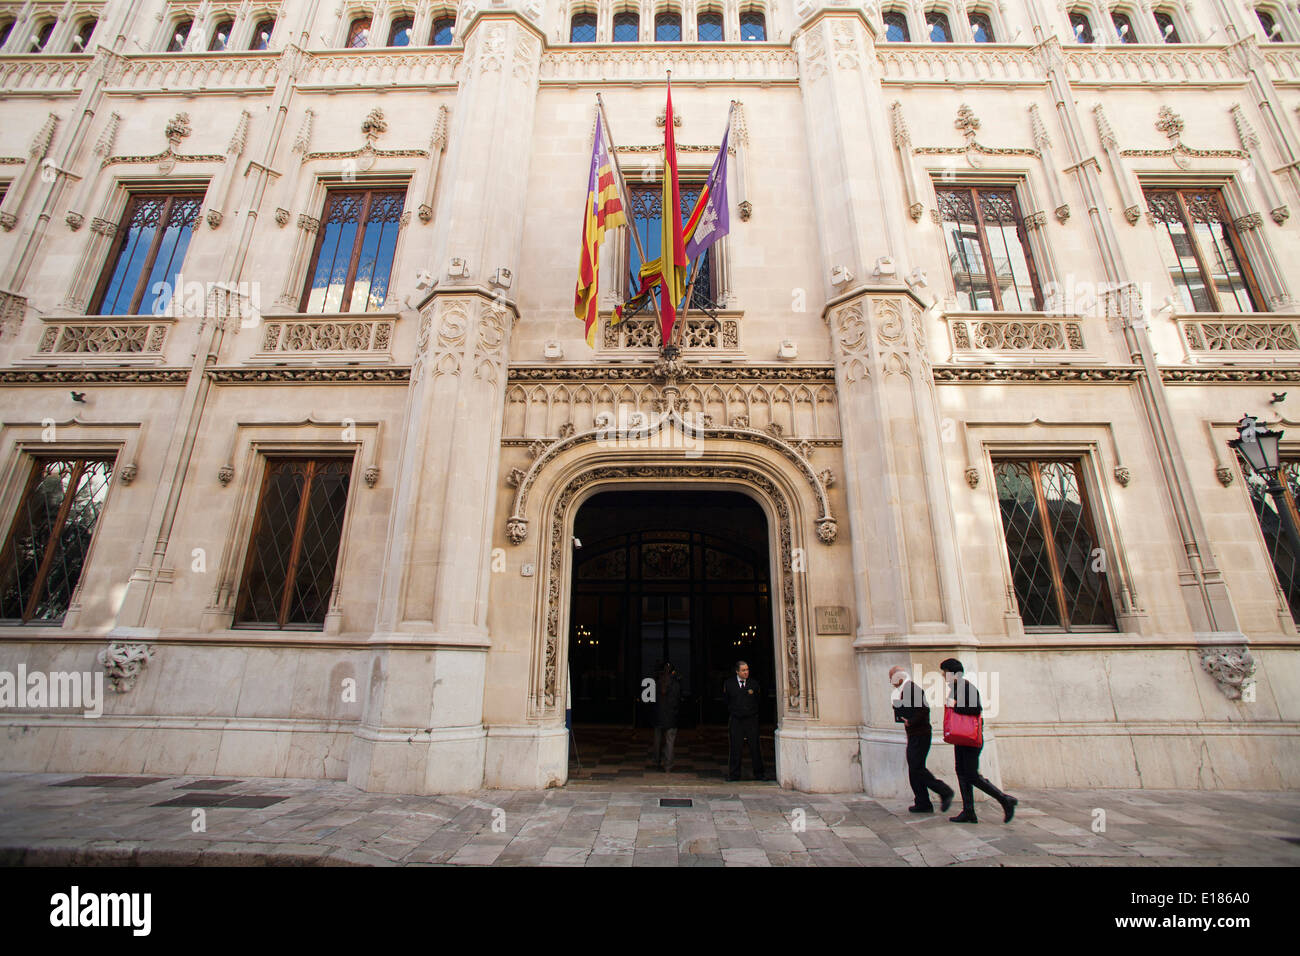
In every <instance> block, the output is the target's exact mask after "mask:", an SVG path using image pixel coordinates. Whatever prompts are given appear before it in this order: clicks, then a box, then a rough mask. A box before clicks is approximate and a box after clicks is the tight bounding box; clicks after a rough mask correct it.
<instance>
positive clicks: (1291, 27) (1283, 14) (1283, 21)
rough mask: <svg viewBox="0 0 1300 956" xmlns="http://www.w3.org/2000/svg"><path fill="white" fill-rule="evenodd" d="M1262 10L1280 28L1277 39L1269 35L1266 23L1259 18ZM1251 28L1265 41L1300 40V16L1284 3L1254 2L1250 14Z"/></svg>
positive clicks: (1291, 41) (1292, 41)
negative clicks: (1265, 27) (1265, 29)
mask: <svg viewBox="0 0 1300 956" xmlns="http://www.w3.org/2000/svg"><path fill="white" fill-rule="evenodd" d="M1261 11H1262V12H1264V13H1266V14H1268V16H1270V17H1271V18H1272V20H1273V23H1274V24H1275V25H1276V26H1277V27H1278V28H1279V31H1278V38H1277V39H1276V40H1274V39H1272V38H1271V37H1269V35H1268V34H1267V33H1266V32H1265V31H1264V24H1263V23H1262V22H1260V19H1259V14H1260V12H1261ZM1250 29H1251V30H1253V31H1254V33H1255V36H1256V37H1258V38H1260V41H1261V42H1263V43H1297V42H1300V16H1297V15H1295V14H1293V13H1292V10H1291V8H1290V7H1289V6H1287V5H1286V4H1284V3H1274V2H1266V3H1256V4H1254V5H1253V9H1252V11H1251V16H1250Z"/></svg>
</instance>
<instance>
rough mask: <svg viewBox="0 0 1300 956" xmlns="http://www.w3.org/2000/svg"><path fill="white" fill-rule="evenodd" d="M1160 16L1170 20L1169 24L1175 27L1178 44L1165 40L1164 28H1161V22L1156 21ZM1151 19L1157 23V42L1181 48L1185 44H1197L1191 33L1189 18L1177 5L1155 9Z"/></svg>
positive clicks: (1152, 11)
mask: <svg viewBox="0 0 1300 956" xmlns="http://www.w3.org/2000/svg"><path fill="white" fill-rule="evenodd" d="M1158 16H1161V17H1168V18H1169V22H1170V24H1172V25H1173V28H1174V34H1175V35H1177V37H1178V40H1177V42H1176V43H1175V42H1174V41H1172V40H1167V39H1165V33H1164V28H1163V27H1162V26H1160V21H1159V20H1157V19H1156V17H1158ZM1151 19H1152V21H1153V22H1154V23H1155V28H1156V42H1158V43H1161V44H1170V45H1173V46H1181V45H1183V44H1185V43H1195V42H1196V40H1195V38H1194V36H1193V34H1192V32H1191V25H1190V24H1189V23H1188V20H1187V18H1186V17H1185V16H1184V15H1183V13H1182V10H1181V8H1179V7H1178V6H1177V5H1175V4H1168V5H1165V6H1159V7H1153V8H1152V10H1151Z"/></svg>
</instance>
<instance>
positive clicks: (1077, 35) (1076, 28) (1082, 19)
mask: <svg viewBox="0 0 1300 956" xmlns="http://www.w3.org/2000/svg"><path fill="white" fill-rule="evenodd" d="M1070 32H1071V33H1073V34H1074V40H1075V42H1076V43H1093V42H1095V41H1094V39H1093V36H1092V24H1091V23H1089V22H1088V15H1087V14H1085V13H1080V12H1079V11H1077V10H1071V11H1070Z"/></svg>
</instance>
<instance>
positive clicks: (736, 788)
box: [0, 773, 1300, 866]
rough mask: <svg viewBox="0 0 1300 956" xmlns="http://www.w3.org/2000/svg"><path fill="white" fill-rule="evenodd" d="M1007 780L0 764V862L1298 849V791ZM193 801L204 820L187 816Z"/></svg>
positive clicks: (1011, 859)
mask: <svg viewBox="0 0 1300 956" xmlns="http://www.w3.org/2000/svg"><path fill="white" fill-rule="evenodd" d="M1016 794H1017V796H1018V797H1019V798H1020V807H1019V808H1018V809H1017V811H1016V818H1015V820H1014V821H1012V823H1010V824H1003V823H1002V822H1001V820H1002V818H1001V813H1000V812H999V811H998V810H997V807H996V806H995V805H993V804H991V803H981V804H980V809H979V812H980V820H981V822H980V823H978V824H976V825H973V826H972V825H959V824H953V823H949V822H948V820H947V819H946V817H945V816H943V815H940V814H938V813H936V814H934V815H933V816H922V815H918V814H910V813H908V812H907V805H906V803H904V802H902V801H880V800H874V799H872V798H870V797H867V796H864V795H862V794H805V793H800V792H798V791H792V790H782V789H780V788H778V787H777V786H775V785H774V784H761V783H744V784H739V785H737V784H730V785H727V786H721V785H710V784H705V783H700V782H699V781H697V780H685V781H684V782H683V783H682V784H681V785H680V786H655V787H650V786H636V787H628V788H622V789H620V788H615V787H611V786H608V785H601V784H573V785H570V786H568V787H565V788H563V789H557V790H545V791H486V790H485V791H480V792H478V793H476V794H471V795H449V796H404V795H394V794H380V793H363V792H361V791H359V790H356V789H355V788H353V787H351V786H349V785H348V784H346V783H344V782H341V781H322V780H294V779H266V778H247V779H239V780H235V779H217V780H210V779H206V778H201V777H163V778H160V777H79V776H77V775H70V774H16V773H8V774H0V864H5V865H13V864H33V865H68V864H96V863H98V864H105V863H107V864H132V863H136V864H159V865H169V864H170V865H188V864H195V863H201V864H209V865H212V864H215V865H223V864H225V865H228V864H263V863H266V864H289V865H304V864H305V865H315V864H324V865H335V864H337V865H381V866H391V865H404V864H452V865H492V866H971V865H974V866H1114V865H1122V866H1132V865H1137V866H1216V865H1225V866H1226V865H1244V866H1296V865H1300V793H1295V792H1281V793H1275V792H1268V793H1241V792H1235V793H1230V792H1205V791H1152V790H1071V791H1066V790H1016ZM661 798H686V799H689V800H690V801H691V803H692V805H691V806H690V807H664V806H661V805H660V800H661ZM196 810H200V811H202V812H201V814H196ZM1097 810H1101V811H1104V813H1105V820H1104V822H1105V829H1104V831H1102V832H1094V831H1093V824H1094V820H1095V819H1098V818H1097V817H1096V811H1097ZM950 812H951V813H955V812H956V810H955V809H954V810H953V811H950ZM200 816H201V817H202V818H203V822H204V824H205V826H206V830H205V831H204V832H193V830H192V826H193V821H195V819H196V818H197V817H200Z"/></svg>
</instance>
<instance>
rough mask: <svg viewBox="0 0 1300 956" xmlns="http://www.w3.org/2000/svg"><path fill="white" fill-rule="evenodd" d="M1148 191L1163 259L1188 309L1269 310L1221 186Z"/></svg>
mask: <svg viewBox="0 0 1300 956" xmlns="http://www.w3.org/2000/svg"><path fill="white" fill-rule="evenodd" d="M1144 193H1145V195H1146V200H1147V210H1148V212H1149V213H1150V215H1151V221H1152V222H1153V223H1154V224H1155V227H1156V232H1157V235H1158V241H1159V244H1160V257H1161V259H1162V260H1163V261H1164V264H1165V269H1166V271H1167V272H1168V273H1169V281H1170V282H1172V283H1173V286H1174V291H1175V292H1176V293H1177V294H1178V298H1179V299H1180V300H1181V301H1182V305H1183V308H1184V309H1186V310H1188V311H1195V312H1263V311H1266V310H1265V309H1263V308H1262V306H1261V303H1262V302H1263V301H1264V299H1263V297H1262V296H1261V295H1260V293H1259V285H1258V284H1257V283H1256V281H1255V275H1254V273H1253V272H1252V271H1251V268H1250V263H1249V262H1247V261H1246V258H1245V257H1244V256H1243V255H1242V254H1241V240H1240V238H1239V237H1238V236H1237V230H1236V228H1235V227H1234V226H1233V224H1232V219H1231V217H1230V216H1229V215H1228V211H1227V208H1226V207H1225V206H1224V202H1223V194H1222V193H1221V192H1220V191H1219V190H1218V189H1214V188H1205V187H1199V188H1191V189H1147V190H1144Z"/></svg>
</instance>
